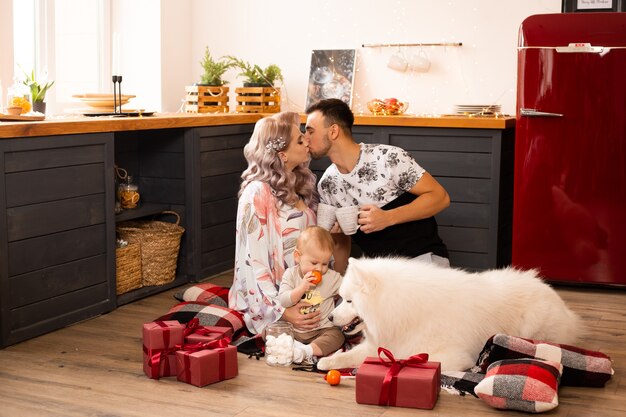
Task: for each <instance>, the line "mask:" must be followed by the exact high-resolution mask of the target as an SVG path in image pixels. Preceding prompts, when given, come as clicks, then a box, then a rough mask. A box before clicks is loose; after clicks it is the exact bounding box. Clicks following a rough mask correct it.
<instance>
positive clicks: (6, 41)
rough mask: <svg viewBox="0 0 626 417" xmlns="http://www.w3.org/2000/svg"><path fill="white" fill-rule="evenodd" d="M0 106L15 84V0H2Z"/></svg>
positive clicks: (3, 103)
mask: <svg viewBox="0 0 626 417" xmlns="http://www.w3.org/2000/svg"><path fill="white" fill-rule="evenodd" d="M0 81H2V89H1V90H0V108H3V107H4V106H5V105H6V97H7V96H6V93H7V88H8V87H9V86H10V85H11V84H13V1H12V0H0Z"/></svg>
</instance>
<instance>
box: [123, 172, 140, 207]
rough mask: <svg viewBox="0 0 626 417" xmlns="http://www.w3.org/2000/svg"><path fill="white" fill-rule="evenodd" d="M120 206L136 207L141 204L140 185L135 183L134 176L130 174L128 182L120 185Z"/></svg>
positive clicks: (127, 178)
mask: <svg viewBox="0 0 626 417" xmlns="http://www.w3.org/2000/svg"><path fill="white" fill-rule="evenodd" d="M119 194H120V206H121V207H122V208H123V209H134V208H137V206H138V205H139V198H140V196H139V187H138V186H137V185H136V184H133V177H131V176H130V175H128V176H127V177H126V182H125V183H122V184H120V185H119Z"/></svg>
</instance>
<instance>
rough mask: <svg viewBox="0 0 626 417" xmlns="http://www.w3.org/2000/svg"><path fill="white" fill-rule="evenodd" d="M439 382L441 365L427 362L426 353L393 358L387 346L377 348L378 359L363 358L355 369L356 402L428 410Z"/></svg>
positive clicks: (435, 401) (434, 400)
mask: <svg viewBox="0 0 626 417" xmlns="http://www.w3.org/2000/svg"><path fill="white" fill-rule="evenodd" d="M381 354H384V355H385V356H387V358H388V360H386V359H384V358H383V357H382V356H381ZM440 385H441V364H440V363H439V362H428V354H426V353H421V354H419V355H414V356H411V357H410V358H408V359H403V360H396V359H395V358H394V357H393V355H392V353H391V352H389V351H388V350H387V349H385V348H378V358H373V357H369V358H367V359H365V361H364V362H363V363H362V364H361V366H359V369H358V370H357V373H356V402H357V403H359V404H375V405H391V406H396V407H411V408H423V409H428V410H430V409H432V408H433V407H434V406H435V404H436V403H437V399H438V397H439V390H440Z"/></svg>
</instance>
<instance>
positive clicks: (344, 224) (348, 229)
mask: <svg viewBox="0 0 626 417" xmlns="http://www.w3.org/2000/svg"><path fill="white" fill-rule="evenodd" d="M335 215H336V216H337V221H338V222H339V227H341V231H342V232H343V233H344V234H345V235H353V234H355V233H356V231H357V230H359V206H347V207H339V208H338V209H337V211H336V212H335Z"/></svg>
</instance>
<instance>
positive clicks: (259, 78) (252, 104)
mask: <svg viewBox="0 0 626 417" xmlns="http://www.w3.org/2000/svg"><path fill="white" fill-rule="evenodd" d="M226 59H227V60H228V61H229V62H230V63H232V64H233V66H234V67H235V68H238V69H239V74H238V76H240V77H242V78H243V79H244V82H243V88H236V89H235V91H236V92H237V93H238V96H237V98H236V99H237V111H238V112H243V113H277V112H279V111H280V88H279V87H274V83H275V82H276V81H277V80H280V81H284V80H283V74H282V71H281V70H280V68H279V67H278V65H276V64H270V65H268V66H267V67H266V68H265V69H263V68H261V67H260V66H258V65H256V64H254V65H253V64H251V63H249V62H247V61H244V60H242V59H239V58H236V57H234V56H227V57H226Z"/></svg>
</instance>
